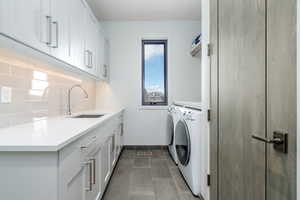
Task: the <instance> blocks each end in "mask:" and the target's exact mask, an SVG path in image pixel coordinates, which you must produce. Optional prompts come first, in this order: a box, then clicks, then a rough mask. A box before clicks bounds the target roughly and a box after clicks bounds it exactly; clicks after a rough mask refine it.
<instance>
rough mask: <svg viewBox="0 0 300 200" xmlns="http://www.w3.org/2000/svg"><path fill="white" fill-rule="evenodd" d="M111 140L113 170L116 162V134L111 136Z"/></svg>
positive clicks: (111, 166)
mask: <svg viewBox="0 0 300 200" xmlns="http://www.w3.org/2000/svg"><path fill="white" fill-rule="evenodd" d="M110 140H111V142H110V144H111V146H110V168H111V170H112V169H113V167H114V165H115V163H116V145H117V143H116V135H115V134H114V135H112V136H111V138H110Z"/></svg>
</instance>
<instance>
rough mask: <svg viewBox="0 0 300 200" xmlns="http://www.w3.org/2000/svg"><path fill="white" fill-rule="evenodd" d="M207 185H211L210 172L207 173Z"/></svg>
mask: <svg viewBox="0 0 300 200" xmlns="http://www.w3.org/2000/svg"><path fill="white" fill-rule="evenodd" d="M207 186H210V174H207Z"/></svg>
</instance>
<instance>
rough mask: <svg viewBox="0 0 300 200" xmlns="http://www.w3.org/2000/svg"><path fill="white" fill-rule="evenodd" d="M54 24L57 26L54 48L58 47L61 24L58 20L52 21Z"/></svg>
mask: <svg viewBox="0 0 300 200" xmlns="http://www.w3.org/2000/svg"><path fill="white" fill-rule="evenodd" d="M52 24H53V25H54V26H55V45H54V46H52V48H55V49H56V48H58V40H59V25H58V22H57V21H55V22H52Z"/></svg>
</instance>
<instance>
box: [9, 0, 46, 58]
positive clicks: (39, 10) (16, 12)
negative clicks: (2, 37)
mask: <svg viewBox="0 0 300 200" xmlns="http://www.w3.org/2000/svg"><path fill="white" fill-rule="evenodd" d="M10 1H11V2H10V3H9V4H13V5H12V6H13V12H12V13H11V15H10V16H9V17H11V19H10V20H9V21H11V20H12V24H13V28H11V27H9V32H11V36H12V37H13V38H15V39H16V40H18V41H21V42H23V43H25V44H26V45H29V46H31V47H33V48H35V49H38V50H40V51H43V52H46V53H49V47H48V45H47V43H48V42H49V28H48V27H49V16H50V0H26V1H24V0H10ZM4 27H7V26H4Z"/></svg>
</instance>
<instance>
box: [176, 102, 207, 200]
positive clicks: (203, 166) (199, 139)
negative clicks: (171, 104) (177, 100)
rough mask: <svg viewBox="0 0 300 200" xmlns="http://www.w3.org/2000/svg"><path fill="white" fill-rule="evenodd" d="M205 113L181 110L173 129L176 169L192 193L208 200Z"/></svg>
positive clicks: (196, 110) (194, 110) (198, 110)
mask: <svg viewBox="0 0 300 200" xmlns="http://www.w3.org/2000/svg"><path fill="white" fill-rule="evenodd" d="M208 126H209V124H208V121H207V116H206V114H205V112H203V111H201V110H200V109H199V108H197V109H196V108H194V109H190V108H182V116H181V118H180V120H179V121H178V123H177V125H176V128H175V146H176V147H175V149H176V155H177V159H178V167H179V169H180V171H181V173H182V175H183V177H184V178H185V180H186V182H187V184H188V185H189V187H190V189H191V191H192V193H193V194H194V195H196V196H202V197H203V198H204V199H205V200H208V199H209V187H208V185H207V175H208V174H209V134H208Z"/></svg>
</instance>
